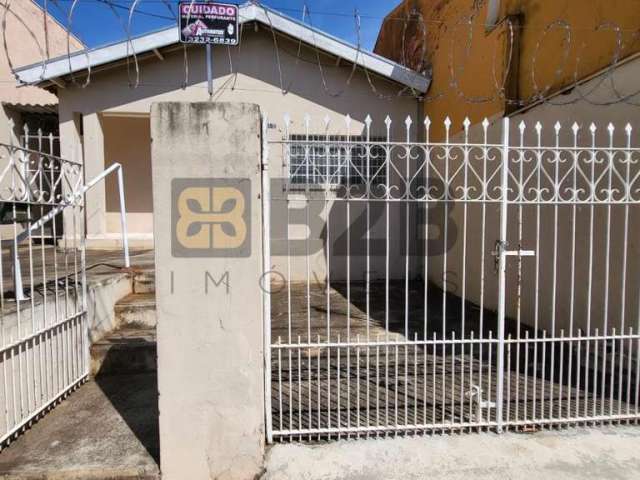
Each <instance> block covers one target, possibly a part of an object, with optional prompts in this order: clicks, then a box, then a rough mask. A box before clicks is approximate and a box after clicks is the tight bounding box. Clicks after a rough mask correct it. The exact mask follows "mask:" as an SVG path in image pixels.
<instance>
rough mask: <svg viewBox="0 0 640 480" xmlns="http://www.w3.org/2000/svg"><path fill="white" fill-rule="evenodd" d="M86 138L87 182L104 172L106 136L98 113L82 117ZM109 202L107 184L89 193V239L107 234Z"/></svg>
mask: <svg viewBox="0 0 640 480" xmlns="http://www.w3.org/2000/svg"><path fill="white" fill-rule="evenodd" d="M82 130H83V132H84V133H83V136H84V142H83V143H84V146H85V147H84V148H85V150H84V176H85V179H86V181H89V180H91V179H92V178H94V177H96V176H97V175H100V174H101V173H102V172H103V171H104V168H105V167H104V135H103V133H102V122H101V120H100V115H99V114H98V113H95V112H94V113H90V114H87V115H84V116H83V117H82ZM106 210H107V200H106V195H105V184H104V182H99V183H98V184H96V186H95V187H93V188H92V189H91V190H89V191H88V192H87V202H86V212H87V213H86V216H87V238H88V239H91V238H92V237H102V236H104V234H105V232H106V227H107V222H106Z"/></svg>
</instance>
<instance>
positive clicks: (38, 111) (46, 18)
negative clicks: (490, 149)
mask: <svg viewBox="0 0 640 480" xmlns="http://www.w3.org/2000/svg"><path fill="white" fill-rule="evenodd" d="M0 15H1V16H2V17H3V19H6V29H5V31H4V39H3V41H4V42H5V43H4V44H5V46H6V48H5V49H4V52H3V53H2V54H1V55H0V102H2V106H1V108H0V143H7V144H8V143H11V141H13V142H14V143H17V142H20V143H21V144H22V143H23V142H24V139H23V138H22V136H23V126H24V124H27V125H29V128H30V130H31V132H33V133H34V134H35V133H36V132H37V131H38V129H42V133H43V134H44V135H48V134H50V133H52V134H54V135H56V136H57V133H58V119H57V112H58V107H57V105H58V99H57V98H56V96H55V95H54V94H53V93H51V92H47V91H45V90H42V89H40V88H36V87H27V86H18V85H16V79H15V75H14V74H13V72H12V69H15V68H17V67H20V66H22V65H28V64H32V63H35V62H43V61H44V60H46V59H48V58H52V57H57V56H59V55H63V54H66V52H67V41H68V42H69V49H70V50H71V51H72V52H74V51H77V50H79V49H81V48H83V46H82V43H81V42H80V41H79V40H78V39H77V38H76V37H74V36H73V35H67V31H66V30H65V28H64V27H63V26H62V25H60V24H59V23H57V22H56V20H55V19H54V18H53V16H52V15H51V14H46V15H45V12H44V10H43V9H42V8H40V6H39V5H38V4H37V3H36V2H35V1H33V0H20V1H17V2H16V1H14V2H3V4H2V5H0ZM45 31H46V35H45ZM9 120H13V124H14V127H13V131H10V126H9ZM12 136H13V138H12ZM30 146H32V147H33V146H35V144H34V143H33V142H31V145H30ZM56 147H57V145H56Z"/></svg>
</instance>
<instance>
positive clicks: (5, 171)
mask: <svg viewBox="0 0 640 480" xmlns="http://www.w3.org/2000/svg"><path fill="white" fill-rule="evenodd" d="M40 140H42V138H40ZM50 141H51V139H50ZM45 150H46V149H45ZM82 185H83V171H82V166H81V164H79V163H76V162H73V161H69V160H65V159H62V158H60V157H57V156H54V155H50V154H48V153H44V152H43V151H36V150H29V149H27V148H22V147H16V146H13V145H4V144H0V202H1V205H2V206H1V210H2V215H1V218H2V221H1V222H0V236H1V239H2V244H1V246H2V251H1V255H0V272H1V276H0V444H2V445H6V444H7V443H8V442H10V441H11V439H12V438H13V437H14V436H15V435H16V434H18V433H20V432H21V431H23V430H24V429H26V428H28V426H29V425H30V423H31V422H32V421H34V419H36V418H37V417H39V416H40V415H42V414H44V413H45V412H46V411H47V410H48V409H49V408H51V407H52V406H53V405H54V404H55V403H56V402H57V401H59V400H60V399H62V398H64V397H65V396H66V395H67V394H68V393H69V392H70V391H71V390H73V389H74V388H76V387H77V386H78V385H79V384H81V383H82V382H83V381H84V380H85V379H86V378H87V375H88V368H89V365H88V351H89V350H88V349H89V345H88V336H87V316H86V312H87V304H86V277H85V246H84V241H83V239H84V207H83V200H82V198H81V197H77V196H76V195H74V193H75V192H76V191H77V190H78V189H79V188H80V187H81V186H82ZM63 215H64V217H65V222H64V224H63V222H62V221H61V220H60V219H61V218H62V216H63ZM58 220H60V221H58ZM63 226H64V231H61V229H62V228H63ZM50 240H53V242H51V241H50ZM56 240H57V243H58V244H56Z"/></svg>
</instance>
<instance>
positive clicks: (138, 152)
mask: <svg viewBox="0 0 640 480" xmlns="http://www.w3.org/2000/svg"><path fill="white" fill-rule="evenodd" d="M102 129H103V132H104V158H105V167H109V166H111V165H112V164H113V163H120V164H121V165H122V168H123V169H124V171H125V172H126V175H125V177H124V188H125V195H126V202H127V203H126V206H127V216H128V220H129V224H130V225H129V231H130V232H131V233H136V234H138V233H149V232H152V231H153V221H152V214H153V196H152V190H151V132H150V127H149V119H148V118H146V117H142V118H138V117H105V118H103V119H102ZM105 195H106V208H107V213H106V222H107V231H108V232H119V231H120V203H119V200H120V197H119V192H118V181H117V177H115V176H113V175H112V176H110V177H108V178H107V180H106V184H105Z"/></svg>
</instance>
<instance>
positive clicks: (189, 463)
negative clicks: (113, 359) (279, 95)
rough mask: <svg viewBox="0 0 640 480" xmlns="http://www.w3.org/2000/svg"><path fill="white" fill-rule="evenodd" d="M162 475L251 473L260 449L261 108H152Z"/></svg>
mask: <svg viewBox="0 0 640 480" xmlns="http://www.w3.org/2000/svg"><path fill="white" fill-rule="evenodd" d="M151 138H152V152H151V156H152V170H153V209H154V235H155V240H156V241H155V258H156V298H157V312H158V313H157V315H158V388H159V393H160V463H161V470H162V478H163V480H183V479H186V478H188V479H189V480H199V479H225V480H233V479H238V480H240V479H242V480H245V479H252V478H254V477H255V476H256V475H258V474H259V473H260V470H261V468H262V456H263V450H264V435H265V432H264V384H263V368H264V362H263V348H262V342H263V321H262V292H261V290H260V287H259V278H260V275H261V262H262V249H261V229H262V225H261V208H260V199H259V198H260V168H259V167H260V152H261V145H260V112H259V109H258V107H257V106H255V105H249V104H229V103H173V102H167V103H164V102H163V103H156V104H154V105H153V106H152V108H151Z"/></svg>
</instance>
